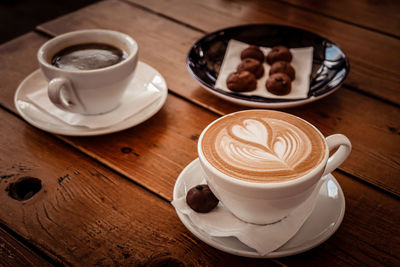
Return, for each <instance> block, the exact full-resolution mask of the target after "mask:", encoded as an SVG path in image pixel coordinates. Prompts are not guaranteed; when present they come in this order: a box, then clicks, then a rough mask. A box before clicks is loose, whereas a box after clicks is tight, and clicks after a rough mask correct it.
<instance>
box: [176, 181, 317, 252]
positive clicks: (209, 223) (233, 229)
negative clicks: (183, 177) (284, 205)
mask: <svg viewBox="0 0 400 267" xmlns="http://www.w3.org/2000/svg"><path fill="white" fill-rule="evenodd" d="M204 183H205V181H203V182H202V183H200V184H204ZM322 184H324V183H323V182H321V183H320V184H319V185H318V188H316V189H315V191H314V192H313V193H312V195H311V196H310V197H309V198H308V199H307V200H306V201H305V202H304V203H303V204H302V205H301V206H300V207H299V208H297V209H296V210H294V211H293V212H292V213H291V214H289V215H288V216H287V217H285V218H283V219H282V220H281V221H279V222H277V223H274V224H269V225H256V224H251V223H246V222H244V221H242V220H240V219H238V218H237V217H236V216H234V215H233V214H232V213H231V212H229V211H228V210H227V209H226V208H225V207H224V205H223V204H222V203H221V202H220V203H219V204H218V206H217V207H216V208H215V209H213V210H212V211H211V212H209V213H197V212H195V211H193V210H192V209H191V208H190V207H189V206H188V205H187V203H186V193H187V191H189V190H190V188H191V187H192V186H193V185H188V186H187V185H186V184H185V185H184V186H185V195H184V196H182V197H180V198H178V199H174V200H173V201H172V205H173V206H174V207H175V208H176V209H177V210H178V211H180V212H181V213H183V214H186V215H187V216H188V217H189V219H190V220H191V221H192V223H193V224H194V225H195V226H196V227H198V228H200V229H201V230H203V231H204V232H206V233H208V234H209V235H211V236H215V237H228V236H234V237H236V238H238V239H239V240H240V241H241V242H242V243H244V244H245V245H247V246H248V247H250V248H253V249H255V250H256V251H257V253H258V254H260V255H261V256H264V255H266V254H268V253H270V252H273V251H275V250H277V249H278V248H280V247H281V246H283V245H284V244H285V243H286V242H287V241H289V240H290V239H291V238H292V237H293V236H294V235H295V234H296V233H297V232H298V230H299V229H300V228H301V226H302V225H303V224H304V222H305V221H306V219H307V218H308V217H309V216H310V214H311V212H312V210H313V208H314V206H315V200H316V198H317V196H318V193H319V190H320V188H321V186H322Z"/></svg>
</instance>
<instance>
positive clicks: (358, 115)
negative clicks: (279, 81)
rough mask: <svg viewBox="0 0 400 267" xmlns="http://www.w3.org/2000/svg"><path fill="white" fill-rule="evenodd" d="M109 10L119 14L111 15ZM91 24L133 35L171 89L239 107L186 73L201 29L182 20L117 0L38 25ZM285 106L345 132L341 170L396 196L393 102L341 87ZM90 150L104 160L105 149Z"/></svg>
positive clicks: (224, 109) (219, 108)
mask: <svg viewBox="0 0 400 267" xmlns="http://www.w3.org/2000/svg"><path fill="white" fill-rule="evenodd" d="M146 3H147V2H146ZM115 13H117V14H119V16H114V14H115ZM87 18H90V19H87ZM123 25H130V27H124V26H123ZM95 27H103V28H109V29H115V30H120V31H123V32H126V33H128V34H130V35H132V36H134V37H135V38H136V39H137V41H138V43H139V46H140V47H143V49H141V52H140V58H141V60H143V61H144V62H146V63H149V64H150V65H152V66H154V67H155V68H156V69H158V70H159V71H160V72H161V73H162V74H163V75H164V76H165V77H166V80H167V84H168V87H169V89H170V90H171V91H173V92H175V93H178V94H179V95H182V96H184V97H185V98H187V99H189V100H191V101H193V102H195V103H198V104H200V105H202V106H203V107H206V108H208V109H210V110H212V111H216V112H218V113H219V114H226V113H229V112H232V111H236V110H239V109H244V108H245V107H238V106H235V105H232V104H230V103H226V102H225V101H223V100H220V99H219V98H216V97H215V96H213V95H211V94H210V93H207V92H205V90H203V89H202V88H200V86H199V85H197V84H196V82H195V81H194V80H193V79H192V78H191V77H190V75H189V74H188V72H187V70H186V68H185V65H184V61H185V57H186V52H187V50H188V48H189V47H190V44H191V43H192V42H193V41H194V40H195V39H197V38H200V36H202V34H201V33H199V32H197V31H195V30H192V29H191V28H188V27H185V26H184V25H180V24H177V23H175V22H174V21H171V20H168V19H166V18H163V17H159V16H158V15H156V14H151V13H148V12H146V11H145V10H142V9H139V8H136V7H134V6H131V5H128V4H126V3H123V2H118V1H105V2H101V3H99V4H96V5H93V6H91V7H89V8H86V9H82V10H80V11H78V12H75V13H73V14H70V15H67V16H65V17H62V18H59V19H57V20H55V21H53V22H48V23H47V24H45V25H44V26H42V28H46V29H49V30H48V32H49V33H51V34H60V33H63V32H67V31H71V30H77V29H83V28H95ZM52 29H56V30H52ZM155 33H160V34H155ZM154 51H162V53H161V54H160V53H155V52H154ZM285 111H287V112H290V113H292V114H295V115H298V116H300V117H302V118H304V119H306V120H308V121H310V122H311V123H313V124H315V125H316V126H317V127H318V128H319V129H320V130H321V131H322V133H323V134H325V135H330V134H333V133H343V134H345V135H347V136H348V137H349V138H350V140H351V141H352V142H353V146H354V149H353V153H352V154H351V157H350V158H349V160H348V161H346V162H345V164H344V165H343V166H342V167H341V169H342V170H344V171H346V172H348V173H349V174H351V175H354V176H357V177H360V178H361V179H363V180H365V181H368V182H370V183H372V184H374V185H376V186H379V187H381V188H383V189H385V190H388V191H390V192H392V193H394V194H396V195H400V180H399V179H394V178H393V177H397V176H399V175H400V168H399V166H398V164H397V162H399V161H400V152H399V151H400V135H399V133H400V120H399V118H400V110H399V109H398V108H397V107H394V106H392V105H388V104H386V103H383V102H381V101H379V100H375V99H373V98H370V97H368V96H365V95H363V94H359V93H357V92H354V91H352V90H348V89H344V88H343V89H341V90H339V91H338V92H336V93H335V94H333V95H331V96H328V97H326V98H324V99H323V100H320V101H318V102H316V103H312V104H309V105H306V106H303V107H300V108H296V109H290V110H285ZM355 124H356V125H355ZM197 134H199V133H197ZM193 144H195V142H193ZM77 145H79V146H82V147H83V146H85V147H86V150H87V151H92V152H95V151H93V150H97V151H98V149H97V148H94V146H93V145H91V146H90V147H91V148H90V147H89V146H87V145H85V144H84V143H81V144H77ZM166 153H169V152H168V151H167V152H166ZM94 154H97V155H100V156H98V158H101V159H106V158H107V154H108V153H103V152H95V153H94ZM109 155H110V154H109ZM110 157H114V155H110ZM106 160H107V159H106ZM377 163H378V164H377ZM372 165H376V168H373V169H370V168H366V166H372ZM116 167H117V168H119V169H124V168H123V167H121V166H116ZM128 172H129V170H128Z"/></svg>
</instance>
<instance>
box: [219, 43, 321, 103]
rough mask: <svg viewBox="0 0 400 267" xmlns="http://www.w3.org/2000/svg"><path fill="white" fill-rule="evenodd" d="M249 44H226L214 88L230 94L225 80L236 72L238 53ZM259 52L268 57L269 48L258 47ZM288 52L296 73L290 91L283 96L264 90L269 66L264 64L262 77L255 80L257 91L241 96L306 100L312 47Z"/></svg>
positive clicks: (308, 88) (244, 93) (239, 60)
mask: <svg viewBox="0 0 400 267" xmlns="http://www.w3.org/2000/svg"><path fill="white" fill-rule="evenodd" d="M248 46H249V44H246V43H243V42H239V41H237V40H233V39H231V40H230V41H229V43H228V47H227V49H226V52H225V56H224V60H223V62H222V65H221V69H220V72H219V75H218V78H217V81H216V83H215V88H218V89H222V90H224V91H227V92H232V91H231V90H229V89H228V87H227V86H226V78H227V77H228V76H229V74H231V73H232V72H235V71H236V68H237V66H238V65H239V64H240V62H241V59H240V53H241V52H242V51H243V50H244V49H246V48H247V47H248ZM260 49H261V51H263V52H264V54H265V56H266V55H268V53H269V51H270V50H271V48H269V47H260ZM290 52H291V53H292V55H293V59H292V62H290V64H292V66H293V68H294V70H295V71H296V79H295V80H294V81H293V82H292V91H291V92H290V93H289V94H287V95H283V96H278V95H274V94H271V93H270V92H268V91H267V89H266V88H265V82H266V81H267V79H268V77H269V69H270V65H268V64H267V63H266V62H264V63H263V66H264V71H265V72H264V76H263V77H261V78H260V79H258V80H257V89H256V90H254V91H250V92H241V93H240V94H243V95H257V96H262V97H266V98H277V99H302V98H307V96H308V91H309V90H310V75H311V70H312V61H313V47H302V48H291V49H290Z"/></svg>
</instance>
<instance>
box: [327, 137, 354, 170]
mask: <svg viewBox="0 0 400 267" xmlns="http://www.w3.org/2000/svg"><path fill="white" fill-rule="evenodd" d="M326 143H327V144H328V149H329V151H332V150H333V149H335V148H337V147H339V148H338V150H337V151H336V152H335V153H334V154H333V155H332V156H330V157H329V159H328V163H327V164H326V167H325V171H324V174H323V175H322V176H325V175H327V174H329V173H331V172H333V171H334V170H335V169H336V168H337V167H339V166H340V165H341V164H342V163H343V162H344V161H345V160H346V158H347V157H348V156H349V154H350V151H351V143H350V140H349V139H348V138H347V137H346V136H344V135H343V134H333V135H330V136H328V137H327V138H326Z"/></svg>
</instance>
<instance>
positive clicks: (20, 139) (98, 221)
mask: <svg viewBox="0 0 400 267" xmlns="http://www.w3.org/2000/svg"><path fill="white" fill-rule="evenodd" d="M193 109H194V110H195V109H196V108H195V107H193ZM197 109H200V108H197ZM203 112H205V113H206V111H203ZM0 119H1V120H2V121H3V127H4V129H7V131H5V130H3V131H2V132H1V136H0V138H1V139H2V140H7V141H6V142H3V144H2V146H1V147H0V158H2V159H3V161H2V165H1V169H0V176H2V177H8V178H7V179H6V180H5V179H1V182H0V202H1V203H3V208H2V209H1V210H0V220H1V221H2V222H3V223H4V224H6V225H7V226H8V227H11V228H12V229H13V230H14V231H15V232H17V233H18V234H19V235H21V236H23V237H24V238H26V239H27V240H29V241H30V242H32V243H33V244H34V245H35V246H37V247H39V248H41V249H43V250H44V251H45V252H46V253H48V254H49V255H50V256H52V257H54V258H55V259H56V260H58V261H60V262H63V263H71V264H74V265H76V264H85V265H93V264H100V265H108V264H133V265H140V264H146V263H148V262H149V261H151V260H153V259H157V258H160V257H167V258H168V259H170V258H173V259H175V260H179V261H180V262H183V263H184V264H186V265H189V264H193V265H195V266H204V265H209V266H215V264H217V265H218V263H222V260H223V263H224V265H225V264H229V265H231V264H233V266H236V265H239V264H240V265H243V264H246V265H252V264H256V265H257V264H260V263H261V262H262V263H263V264H269V263H271V262H270V261H257V260H251V259H245V258H241V257H233V256H228V255H227V254H225V253H222V252H219V251H217V250H215V249H213V248H211V247H209V246H206V245H205V244H203V243H202V242H201V241H199V240H198V239H196V238H194V237H193V236H192V235H191V234H190V233H189V232H188V231H187V230H186V229H185V227H184V226H183V225H182V224H181V223H180V221H179V219H178V218H177V216H176V214H175V211H174V209H173V207H172V206H171V205H170V204H169V203H168V201H165V200H163V199H161V198H158V197H157V196H156V195H154V194H152V193H150V192H149V191H147V190H145V189H142V188H140V187H139V186H137V185H135V184H134V183H132V182H130V181H128V180H126V179H123V178H121V177H119V176H118V175H117V174H115V173H114V172H113V171H111V170H109V169H108V168H106V167H104V166H102V165H99V164H97V163H95V162H93V161H92V160H90V159H89V158H88V157H86V156H85V155H83V154H81V153H79V152H78V151H76V150H73V149H71V148H70V147H68V146H67V145H65V144H63V143H61V142H59V141H58V140H57V139H55V138H53V137H51V136H48V135H46V134H43V132H41V131H39V130H37V129H35V128H33V127H31V126H29V125H27V124H26V123H24V122H23V121H22V120H20V119H18V118H16V117H13V116H12V115H10V114H9V113H6V112H4V111H0ZM115 137H116V139H117V136H115ZM178 147H179V143H177V142H176V143H175V148H178ZM11 150H12V151H14V153H12V154H10V153H9V151H11ZM147 160H148V161H151V162H152V164H153V165H154V166H157V165H158V164H163V163H162V162H163V161H164V159H161V160H157V159H156V158H148V159H147ZM141 165H142V163H136V164H133V166H132V167H133V168H136V167H137V168H139V167H140V166H141ZM184 166H185V163H177V164H176V166H175V169H174V171H175V172H179V171H180V170H182V169H183V167H184ZM334 175H335V177H336V178H337V179H338V180H339V183H340V184H341V186H342V188H343V190H344V193H345V196H346V209H347V213H346V216H345V219H344V222H343V225H342V226H341V227H340V229H339V231H338V232H337V233H336V234H335V235H334V236H333V237H332V238H331V239H329V240H328V241H327V242H326V243H324V244H323V245H321V246H319V247H317V248H316V249H313V250H311V251H310V252H308V253H305V254H302V255H298V256H294V257H290V258H287V259H281V260H279V262H282V263H284V264H286V262H288V263H289V262H295V261H296V258H301V259H304V258H306V259H307V263H308V264H317V263H318V262H321V260H322V259H324V260H325V261H329V262H334V263H335V264H336V263H337V264H339V265H343V264H346V265H349V264H350V265H351V264H355V263H360V262H361V263H374V264H375V263H376V264H377V263H380V262H385V263H390V264H391V265H392V266H395V265H396V264H399V263H400V259H399V256H398V255H397V253H396V251H398V250H399V249H400V242H399V236H400V229H399V227H398V222H399V219H400V205H399V201H398V200H397V199H395V198H392V197H390V196H389V195H387V194H384V193H382V192H379V191H377V190H374V189H372V188H371V187H369V186H367V185H365V184H362V183H360V182H357V181H355V180H353V179H351V178H348V177H346V176H345V175H343V174H341V173H337V172H336V173H334ZM21 177H36V178H39V179H41V181H42V186H43V187H42V189H41V191H39V192H38V193H37V194H36V195H34V196H33V198H31V199H30V200H26V201H22V202H21V201H16V200H14V199H11V198H10V197H9V196H8V194H7V193H6V192H5V188H6V187H7V185H8V184H9V183H12V182H15V181H18V179H19V178H21ZM134 179H135V178H134ZM152 179H153V184H156V183H158V181H160V180H164V179H168V174H167V173H166V172H160V173H158V175H153V176H152ZM5 181H7V182H5ZM377 203H379V205H377ZM388 214H391V216H390V217H389V216H388ZM371 225H373V226H374V227H373V228H371ZM355 243H356V244H357V246H355V245H354V244H355ZM347 251H351V254H352V256H351V257H350V256H349V255H348V253H347Z"/></svg>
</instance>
